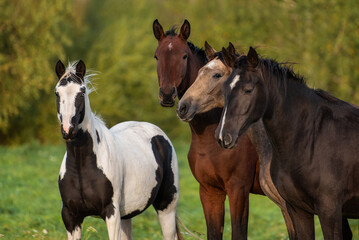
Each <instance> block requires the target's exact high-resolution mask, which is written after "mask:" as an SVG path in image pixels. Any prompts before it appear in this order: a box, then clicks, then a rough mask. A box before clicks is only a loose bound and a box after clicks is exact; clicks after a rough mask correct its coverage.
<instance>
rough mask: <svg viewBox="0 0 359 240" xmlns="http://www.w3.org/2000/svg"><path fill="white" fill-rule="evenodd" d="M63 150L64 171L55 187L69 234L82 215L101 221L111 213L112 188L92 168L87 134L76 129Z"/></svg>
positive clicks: (79, 223) (94, 156)
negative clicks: (74, 136)
mask: <svg viewBox="0 0 359 240" xmlns="http://www.w3.org/2000/svg"><path fill="white" fill-rule="evenodd" d="M66 148H67V158H66V172H65V174H64V177H63V178H62V179H60V177H59V181H58V184H59V189H60V195H61V198H62V202H63V208H62V218H63V221H64V224H65V226H66V229H67V230H68V231H69V232H73V230H74V229H75V227H76V226H80V225H81V223H82V221H83V219H84V218H85V217H86V216H90V215H94V216H100V217H101V218H102V219H105V218H106V217H110V216H112V215H113V214H114V206H113V203H112V197H113V186H112V183H111V182H110V181H109V179H108V178H107V177H106V176H105V175H104V173H103V171H102V170H101V169H99V168H98V167H97V165H96V158H97V157H96V155H95V153H94V152H93V150H92V149H93V139H92V137H91V135H90V134H89V133H88V132H87V131H86V132H84V131H83V130H82V129H79V131H78V133H77V136H76V138H75V139H74V140H72V141H69V142H66Z"/></svg>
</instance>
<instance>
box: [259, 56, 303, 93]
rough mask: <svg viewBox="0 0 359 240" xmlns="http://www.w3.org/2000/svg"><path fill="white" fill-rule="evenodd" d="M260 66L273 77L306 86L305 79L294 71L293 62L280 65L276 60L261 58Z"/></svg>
mask: <svg viewBox="0 0 359 240" xmlns="http://www.w3.org/2000/svg"><path fill="white" fill-rule="evenodd" d="M259 64H260V66H261V67H262V68H265V69H267V70H269V71H268V72H269V73H270V74H271V75H275V76H277V77H279V78H280V79H283V80H289V79H291V80H294V81H296V82H298V83H301V84H304V85H305V86H307V85H306V82H305V79H304V77H303V76H301V75H300V74H298V73H295V72H294V71H293V65H294V64H295V63H293V62H282V63H279V62H277V61H276V60H274V59H270V58H260V61H259Z"/></svg>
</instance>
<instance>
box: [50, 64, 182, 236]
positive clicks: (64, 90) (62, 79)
mask: <svg viewBox="0 0 359 240" xmlns="http://www.w3.org/2000/svg"><path fill="white" fill-rule="evenodd" d="M55 70H56V74H57V77H58V83H57V85H56V88H55V94H56V103H57V115H58V118H59V121H60V124H61V133H62V137H63V138H64V139H65V140H66V153H65V156H64V158H63V161H62V164H61V169H60V173H59V179H58V185H59V189H60V195H61V199H62V203H63V206H62V219H63V222H64V224H65V227H66V230H67V235H68V239H80V238H81V224H82V222H83V220H84V218H85V217H87V216H90V215H91V216H92V215H94V216H99V217H101V218H102V219H103V220H105V221H106V224H107V230H108V234H109V239H111V240H114V239H122V240H123V239H132V223H131V218H132V217H134V216H136V215H138V214H140V213H141V212H143V211H144V210H145V209H146V208H147V207H149V206H150V205H151V204H152V205H153V207H154V208H155V210H156V211H157V214H158V219H159V222H160V224H161V228H162V233H163V237H164V239H168V240H170V239H171V240H174V239H178V238H180V239H182V238H181V237H180V236H181V235H180V233H179V231H178V228H177V225H176V208H177V201H178V196H179V195H178V194H179V192H178V166H177V156H176V152H175V150H174V148H173V146H172V143H171V141H170V140H169V138H168V137H167V136H166V134H165V133H164V132H163V131H162V130H161V129H160V128H158V127H157V126H155V125H153V124H150V123H146V122H134V121H129V122H123V123H120V124H117V125H115V126H113V127H112V128H110V129H108V128H107V127H106V125H105V124H104V122H103V121H102V120H101V119H100V118H99V117H97V116H96V115H95V114H94V113H93V112H92V111H91V107H90V100H89V96H88V95H89V93H90V92H91V88H89V87H88V84H89V82H90V76H91V74H90V75H86V66H85V64H84V62H83V61H81V60H80V61H79V62H78V63H71V64H69V66H68V68H67V69H65V66H64V65H63V63H62V62H61V61H60V60H59V61H58V62H57V64H56V67H55Z"/></svg>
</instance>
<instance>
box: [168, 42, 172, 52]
mask: <svg viewBox="0 0 359 240" xmlns="http://www.w3.org/2000/svg"><path fill="white" fill-rule="evenodd" d="M172 48H173V44H172V43H171V42H170V43H169V44H168V50H170V51H172Z"/></svg>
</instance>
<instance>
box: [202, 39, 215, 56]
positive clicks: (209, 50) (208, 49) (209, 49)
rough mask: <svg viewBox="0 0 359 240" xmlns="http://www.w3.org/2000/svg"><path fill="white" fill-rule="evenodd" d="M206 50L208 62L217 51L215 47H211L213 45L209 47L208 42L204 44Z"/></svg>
mask: <svg viewBox="0 0 359 240" xmlns="http://www.w3.org/2000/svg"><path fill="white" fill-rule="evenodd" d="M204 49H205V52H206V55H207V58H208V60H212V59H213V58H214V55H215V54H216V52H217V51H216V50H215V49H214V48H213V47H211V45H209V44H208V42H207V41H205V42H204Z"/></svg>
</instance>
